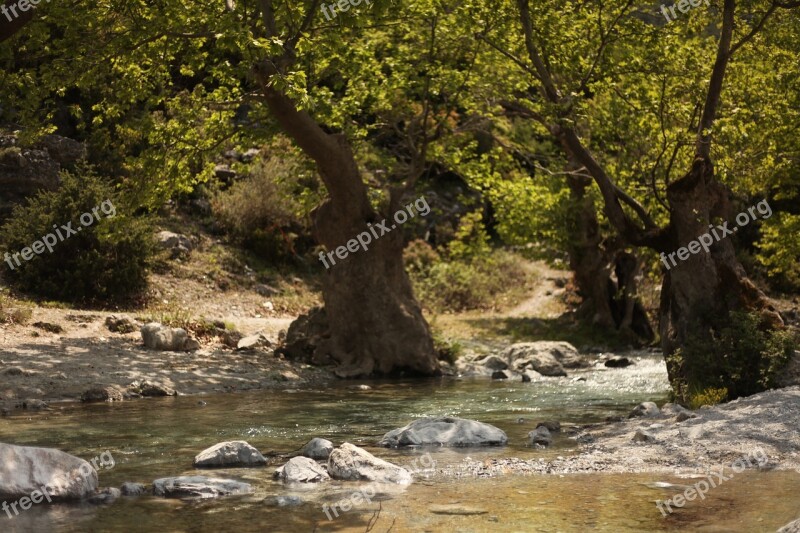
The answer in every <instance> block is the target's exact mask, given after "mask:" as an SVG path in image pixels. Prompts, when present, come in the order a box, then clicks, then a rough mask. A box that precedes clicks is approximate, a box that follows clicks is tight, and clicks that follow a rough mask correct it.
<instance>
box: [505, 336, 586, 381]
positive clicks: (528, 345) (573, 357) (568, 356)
mask: <svg viewBox="0 0 800 533" xmlns="http://www.w3.org/2000/svg"><path fill="white" fill-rule="evenodd" d="M501 357H502V358H503V359H504V360H505V361H506V362H507V363H508V365H509V366H510V367H511V368H515V369H521V368H524V367H526V366H532V367H533V369H534V370H536V371H537V372H539V373H541V374H544V375H546V376H547V375H552V374H548V373H546V372H542V371H541V370H539V368H537V365H541V366H542V367H543V368H550V367H554V366H555V365H554V364H553V360H555V362H556V363H558V365H560V366H561V367H562V370H563V369H564V368H585V367H588V366H589V362H588V361H587V360H586V359H584V358H583V357H581V355H580V353H578V350H577V349H576V348H575V347H574V346H573V345H571V344H570V343H568V342H563V341H537V342H518V343H516V344H512V345H511V346H509V347H508V348H506V349H505V350H504V351H503V353H502V355H501Z"/></svg>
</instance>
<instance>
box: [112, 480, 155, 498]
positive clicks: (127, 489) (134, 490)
mask: <svg viewBox="0 0 800 533" xmlns="http://www.w3.org/2000/svg"><path fill="white" fill-rule="evenodd" d="M119 490H120V493H121V494H122V495H123V496H142V495H143V494H147V493H148V490H147V485H145V484H144V483H133V482H130V481H126V482H125V483H123V484H122V486H121V487H120V488H119Z"/></svg>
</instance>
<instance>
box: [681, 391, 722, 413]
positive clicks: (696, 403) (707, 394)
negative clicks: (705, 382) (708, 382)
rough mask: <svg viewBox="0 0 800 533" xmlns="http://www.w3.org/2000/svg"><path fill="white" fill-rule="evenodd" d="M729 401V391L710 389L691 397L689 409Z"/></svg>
mask: <svg viewBox="0 0 800 533" xmlns="http://www.w3.org/2000/svg"><path fill="white" fill-rule="evenodd" d="M727 399H728V389H726V388H721V389H716V388H714V387H709V388H707V389H704V390H702V391H700V392H697V393H695V394H692V395H691V396H690V397H689V404H688V407H689V409H699V408H700V407H702V406H704V405H717V404H719V403H722V402H724V401H725V400H727Z"/></svg>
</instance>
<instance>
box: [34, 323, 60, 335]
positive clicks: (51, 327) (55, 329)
mask: <svg viewBox="0 0 800 533" xmlns="http://www.w3.org/2000/svg"><path fill="white" fill-rule="evenodd" d="M31 325H32V326H33V327H35V328H39V329H43V330H45V331H47V332H49V333H64V328H62V327H61V326H59V325H58V324H51V323H50V322H34V323H33V324H31Z"/></svg>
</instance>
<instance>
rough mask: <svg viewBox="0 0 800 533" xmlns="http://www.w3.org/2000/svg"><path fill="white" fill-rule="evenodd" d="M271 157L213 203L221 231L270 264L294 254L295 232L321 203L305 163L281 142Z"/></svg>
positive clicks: (217, 197)
mask: <svg viewBox="0 0 800 533" xmlns="http://www.w3.org/2000/svg"><path fill="white" fill-rule="evenodd" d="M272 150H274V153H275V155H272V156H270V157H269V158H267V159H265V160H260V161H257V162H256V163H255V164H254V165H253V168H252V169H251V170H250V171H249V173H248V176H247V177H246V178H244V179H242V180H239V181H237V182H235V183H234V184H233V186H232V187H231V188H230V189H228V190H226V191H220V192H218V193H217V194H216V195H215V196H214V198H213V199H212V208H213V210H214V213H215V215H216V216H217V217H218V218H219V220H220V222H221V223H222V225H223V227H225V228H226V229H227V230H228V231H229V232H230V233H231V235H233V237H234V238H235V239H237V240H238V241H239V242H241V243H242V244H243V245H244V246H245V247H247V248H248V249H250V250H252V251H254V252H256V253H257V254H259V255H260V256H261V257H264V258H266V259H270V260H276V259H285V258H287V257H289V256H290V254H292V253H293V251H294V242H293V241H294V240H295V239H296V238H297V232H303V233H308V231H307V228H306V226H305V224H304V222H303V221H304V220H306V219H307V217H308V214H309V212H310V211H311V209H312V208H313V207H314V206H315V205H317V204H318V203H319V202H320V199H321V198H320V191H319V190H318V189H319V188H318V187H317V186H316V185H317V182H316V180H315V177H314V174H313V171H312V169H311V168H310V167H309V164H308V162H307V161H306V160H305V159H303V158H302V157H300V155H299V154H297V153H296V152H294V151H293V150H292V147H291V146H290V145H289V144H288V142H286V140H285V139H283V140H281V141H280V142H276V143H275V144H274V145H273V147H272Z"/></svg>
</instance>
